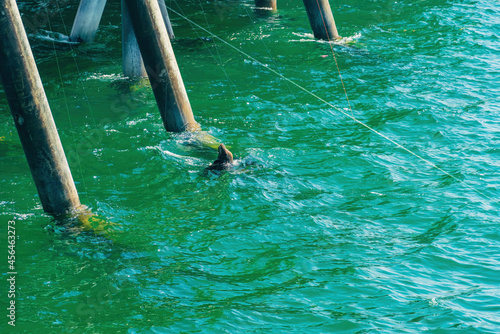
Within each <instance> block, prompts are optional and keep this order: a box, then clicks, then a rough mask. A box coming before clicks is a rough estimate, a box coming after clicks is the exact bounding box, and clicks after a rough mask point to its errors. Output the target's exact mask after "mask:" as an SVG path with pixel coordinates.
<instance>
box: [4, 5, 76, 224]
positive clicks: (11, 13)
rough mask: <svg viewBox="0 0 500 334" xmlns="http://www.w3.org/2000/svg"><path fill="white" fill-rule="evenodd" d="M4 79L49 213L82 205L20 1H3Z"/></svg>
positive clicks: (42, 199)
mask: <svg viewBox="0 0 500 334" xmlns="http://www.w3.org/2000/svg"><path fill="white" fill-rule="evenodd" d="M0 36H2V38H0V77H1V78H2V82H3V87H4V89H5V94H6V95H7V100H8V102H9V106H10V111H11V113H12V117H13V118H14V122H15V124H16V128H17V132H18V134H19V137H20V139H21V143H22V145H23V149H24V153H25V155H26V159H27V160H28V164H29V166H30V169H31V174H32V175H33V179H34V181H35V184H36V187H37V189H38V194H39V196H40V200H41V202H42V205H43V209H44V210H45V211H46V212H47V213H51V214H55V215H59V214H64V213H66V212H68V211H69V210H72V209H75V208H77V207H79V206H80V200H79V199H78V193H77V192H76V188H75V184H74V182H73V177H72V176H71V172H70V170H69V166H68V162H67V161H66V156H65V155H64V151H63V148H62V145H61V141H60V139H59V136H58V134H57V129H56V126H55V123H54V119H53V118H52V114H51V112H50V107H49V103H48V101H47V97H46V96H45V91H44V89H43V86H42V81H41V80H40V76H39V74H38V70H37V68H36V63H35V60H34V58H33V53H32V52H31V48H30V45H29V42H28V38H27V36H26V32H25V30H24V27H23V24H22V21H21V15H20V14H19V10H18V8H17V5H16V1H15V0H0Z"/></svg>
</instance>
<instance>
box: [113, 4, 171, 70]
mask: <svg viewBox="0 0 500 334" xmlns="http://www.w3.org/2000/svg"><path fill="white" fill-rule="evenodd" d="M158 5H159V6H160V10H161V14H162V16H163V21H164V22H165V26H166V28H167V33H168V37H169V38H170V40H172V39H174V38H175V36H174V30H173V29H172V24H171V23H170V18H169V16H168V12H167V7H166V6H165V0H158ZM121 9H122V55H123V75H125V76H126V77H129V78H142V77H147V73H146V69H145V68H144V62H143V61H142V56H141V51H140V50H139V44H137V38H136V37H135V33H134V28H133V27H132V21H131V19H130V13H129V11H128V7H127V3H126V2H125V0H122V1H121Z"/></svg>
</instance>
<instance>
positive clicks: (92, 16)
mask: <svg viewBox="0 0 500 334" xmlns="http://www.w3.org/2000/svg"><path fill="white" fill-rule="evenodd" d="M105 6H106V0H81V1H80V5H79V6H78V12H77V13H76V17H75V21H74V22H73V28H72V29H71V35H70V36H69V40H70V41H72V42H92V41H94V37H95V34H96V32H97V28H99V22H100V21H101V17H102V13H103V11H104V7H105Z"/></svg>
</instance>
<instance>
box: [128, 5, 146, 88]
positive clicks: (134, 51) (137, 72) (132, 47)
mask: <svg viewBox="0 0 500 334" xmlns="http://www.w3.org/2000/svg"><path fill="white" fill-rule="evenodd" d="M122 60H123V63H122V64H123V75H124V76H126V77H129V78H141V77H146V76H147V73H146V69H145V68H144V62H143V61H142V57H141V51H140V50H139V44H137V38H136V37H135V33H134V28H133V27H132V21H131V19H130V13H129V10H128V7H127V2H126V1H125V0H122Z"/></svg>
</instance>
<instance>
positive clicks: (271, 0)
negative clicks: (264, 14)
mask: <svg viewBox="0 0 500 334" xmlns="http://www.w3.org/2000/svg"><path fill="white" fill-rule="evenodd" d="M255 7H257V9H271V10H276V9H277V8H278V6H277V0H255Z"/></svg>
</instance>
